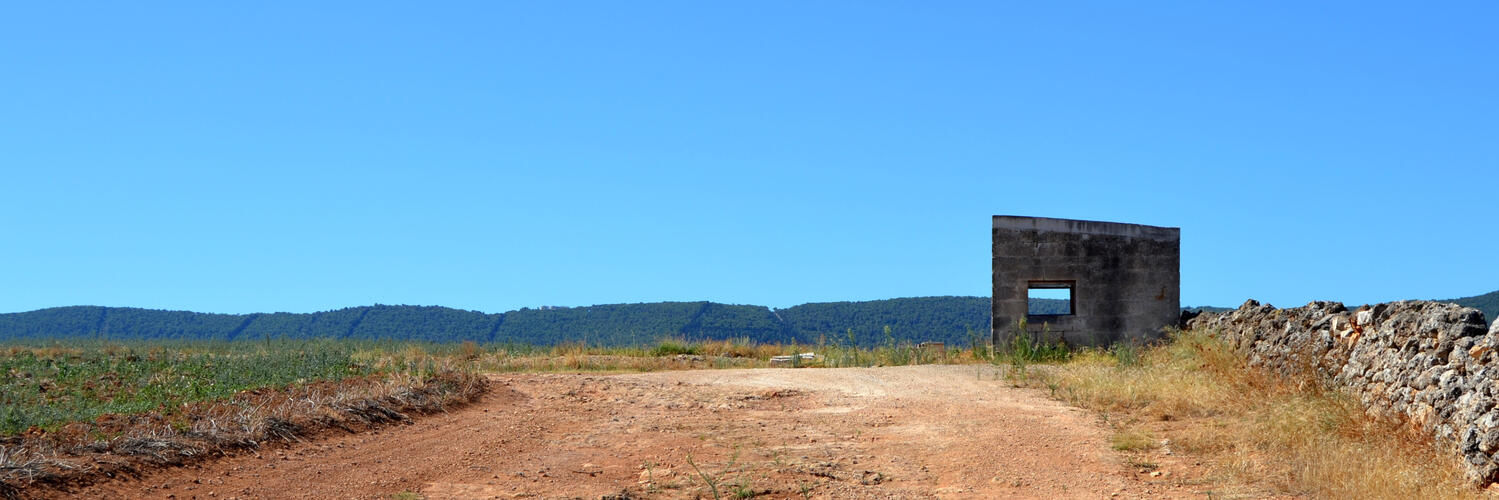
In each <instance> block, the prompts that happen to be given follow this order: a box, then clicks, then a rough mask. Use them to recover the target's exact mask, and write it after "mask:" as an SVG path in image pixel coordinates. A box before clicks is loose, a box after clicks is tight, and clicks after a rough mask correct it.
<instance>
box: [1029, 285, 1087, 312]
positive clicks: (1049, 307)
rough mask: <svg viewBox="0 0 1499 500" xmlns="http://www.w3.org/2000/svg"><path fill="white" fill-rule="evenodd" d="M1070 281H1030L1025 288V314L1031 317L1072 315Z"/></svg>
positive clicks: (1071, 286)
mask: <svg viewBox="0 0 1499 500" xmlns="http://www.w3.org/2000/svg"><path fill="white" fill-rule="evenodd" d="M1075 284H1076V282H1072V281H1032V282H1030V283H1028V284H1027V286H1026V289H1027V291H1026V301H1025V309H1026V311H1025V313H1026V314H1028V315H1031V316H1067V315H1072V314H1073V310H1072V302H1073V301H1072V288H1073V286H1074V285H1075Z"/></svg>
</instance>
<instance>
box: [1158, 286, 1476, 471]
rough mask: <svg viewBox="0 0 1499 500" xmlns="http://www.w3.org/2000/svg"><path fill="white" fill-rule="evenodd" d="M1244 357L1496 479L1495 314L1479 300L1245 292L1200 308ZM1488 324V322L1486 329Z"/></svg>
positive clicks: (1199, 321) (1204, 320)
mask: <svg viewBox="0 0 1499 500" xmlns="http://www.w3.org/2000/svg"><path fill="white" fill-rule="evenodd" d="M1188 325H1189V326H1190V327H1192V328H1207V329H1209V330H1213V331H1217V332H1218V334H1219V335H1221V338H1223V339H1224V340H1226V341H1228V342H1229V343H1231V344H1232V345H1234V346H1236V347H1237V348H1238V349H1239V350H1240V351H1242V352H1244V353H1245V354H1246V355H1247V356H1248V358H1249V362H1250V364H1251V365H1252V366H1257V367H1262V368H1266V369H1269V370H1272V371H1275V372H1278V373H1282V374H1286V375H1291V376H1313V377H1316V378H1318V379H1320V380H1321V381H1322V382H1323V383H1325V384H1327V385H1329V386H1331V387H1334V388H1337V389H1340V390H1343V391H1346V392H1347V393H1349V394H1351V395H1352V396H1354V397H1356V398H1358V400H1359V401H1360V402H1361V403H1362V404H1363V406H1364V408H1365V409H1366V410H1367V412H1368V413H1369V414H1370V415H1372V416H1375V417H1378V418H1386V419H1392V420H1395V421H1399V422H1404V423H1406V424H1408V425H1409V426H1410V428H1411V429H1412V430H1413V431H1416V432H1419V433H1422V434H1425V435H1427V436H1431V437H1432V438H1434V439H1435V440H1436V442H1437V443H1438V445H1439V446H1443V447H1445V448H1449V449H1451V450H1452V451H1453V452H1455V453H1457V454H1459V455H1461V456H1462V457H1463V459H1464V460H1465V464H1466V466H1467V474H1468V478H1469V480H1471V481H1473V482H1474V483H1477V484H1478V485H1485V484H1488V483H1492V482H1494V481H1496V480H1499V407H1496V402H1499V352H1496V349H1499V321H1496V322H1495V323H1494V325H1493V326H1492V327H1487V326H1488V325H1486V324H1485V323H1484V318H1483V313H1482V312H1479V311H1478V310H1477V309H1473V308H1468V307H1461V306H1458V305H1456V304H1446V303H1438V302H1428V301H1402V302H1391V303H1388V304H1379V305H1375V306H1373V307H1370V308H1367V309H1361V310H1359V311H1349V310H1347V309H1346V308H1344V307H1343V304H1340V303H1337V302H1312V303H1310V304H1307V305H1306V306H1303V307H1298V308H1294V309H1276V308H1274V307H1271V306H1269V305H1261V304H1260V303H1258V302H1255V301H1253V300H1251V301H1248V302H1245V303H1244V305H1242V306H1240V307H1239V309H1238V310H1235V311H1232V312H1227V313H1217V314H1212V313H1209V314H1203V315H1202V316H1199V317H1197V318H1194V319H1192V320H1191V321H1190V322H1189V323H1188ZM1486 327H1487V328H1486Z"/></svg>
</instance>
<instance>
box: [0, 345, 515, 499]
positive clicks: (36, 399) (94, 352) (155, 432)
mask: <svg viewBox="0 0 1499 500" xmlns="http://www.w3.org/2000/svg"><path fill="white" fill-rule="evenodd" d="M347 347H348V346H339V345H326V344H322V343H317V344H315V345H313V344H309V343H305V342H298V343H281V344H270V345H260V344H252V345H238V346H212V348H203V347H201V346H200V347H199V348H197V349H198V350H194V348H191V347H186V346H181V347H179V348H178V349H174V350H168V349H164V348H162V347H160V346H155V347H145V346H135V347H130V346H121V345H118V344H105V343H101V344H97V345H92V346H84V347H79V346H73V347H68V348H62V347H47V348H37V347H20V346H16V347H10V348H7V349H5V350H4V351H0V354H3V356H0V370H3V371H0V374H3V375H4V378H3V379H0V389H3V392H0V399H3V406H0V415H3V417H4V418H3V420H0V422H3V423H4V424H5V427H4V431H3V432H0V497H7V498H8V497H17V496H19V495H21V493H22V492H23V489H29V488H28V487H30V486H33V485H41V486H47V487H51V488H68V487H73V486H79V485H82V484H86V483H88V482H90V481H92V480H96V479H98V478H100V477H112V476H113V475H115V474H117V473H119V472H122V471H134V470H139V469H140V468H142V467H148V466H160V465H174V464H182V463H187V462H191V461H194V460H197V459H200V458H202V457H206V456H212V455H218V454H223V453H226V452H231V451H233V450H240V449H254V448H258V447H260V446H262V445H264V444H266V443H275V442H289V441H298V440H302V439H304V438H305V437H307V436H311V435H315V434H317V433H319V432H321V431H323V430H326V429H330V428H338V429H343V430H347V431H358V430H361V429H366V428H371V427H375V426H381V425H386V424H390V423H396V422H405V421H409V420H410V415H412V414H421V413H429V412H434V411H442V410H444V409H447V408H450V407H452V406H454V405H460V404H463V403H466V402H468V401H471V400H473V399H474V398H476V397H478V396H479V395H481V394H482V393H483V392H484V391H485V390H486V388H487V385H486V383H485V381H484V380H483V377H482V376H480V375H478V374H477V373H475V372H474V371H472V370H471V369H467V368H465V367H463V366H461V365H459V364H456V363H453V362H452V361H451V360H449V359H445V358H435V357H430V356H426V355H424V354H421V352H420V351H406V352H382V351H358V350H352V349H347ZM31 493H32V492H28V494H31Z"/></svg>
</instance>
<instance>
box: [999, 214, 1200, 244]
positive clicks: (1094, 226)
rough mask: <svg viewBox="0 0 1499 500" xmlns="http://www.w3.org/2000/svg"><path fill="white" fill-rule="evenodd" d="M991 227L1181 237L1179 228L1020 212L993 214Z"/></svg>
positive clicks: (1168, 237) (1168, 239)
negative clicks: (1016, 213) (1014, 213)
mask: <svg viewBox="0 0 1499 500" xmlns="http://www.w3.org/2000/svg"><path fill="white" fill-rule="evenodd" d="M994 228H995V229H1011V230H1017V231H1042V232H1055V233H1069V234H1096V235H1104V236H1124V237H1128V238H1147V239H1152V240H1160V241H1181V228H1179V227H1160V226H1147V225H1144V224H1127V223H1123V222H1103V221H1093V220H1076V219H1053V218H1051V217H1025V216H1020V215H996V216H994Z"/></svg>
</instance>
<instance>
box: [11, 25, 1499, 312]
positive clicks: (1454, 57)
mask: <svg viewBox="0 0 1499 500" xmlns="http://www.w3.org/2000/svg"><path fill="white" fill-rule="evenodd" d="M1494 5H1495V4H1493V3H1491V2H1471V3H1463V2H1450V3H1442V4H1425V5H1418V4H1383V3H1378V2H1344V3H1332V2H1315V3H1313V2H1236V3H1229V2H1170V3H1158V2H1107V3H1106V2H1080V3H1071V4H1063V3H1060V2H973V3H959V2H907V3H888V2H846V3H845V2H780V3H772V2H737V3H730V2H672V3H664V2H599V3H588V2H530V3H523V2H475V3H452V2H419V3H410V2H402V3H382V2H369V1H360V2H348V3H334V2H252V3H238V4H234V3H229V4H226V3H223V2H182V3H154V2H147V3H138V4H128V5H126V4H89V5H73V6H67V5H61V4H59V3H56V2H41V3H32V4H30V5H10V6H7V7H6V8H5V12H4V15H0V68H5V69H4V75H5V76H4V78H0V173H3V176H0V179H4V180H3V182H0V193H3V196H0V230H3V232H4V235H5V238H4V240H3V241H4V244H3V245H0V262H3V264H0V276H3V278H0V283H3V284H4V286H0V312H10V311H24V310H31V309H37V308H43V307H51V306H62V305H76V304H94V305H110V306H134V307H149V308H163V309H188V310H197V311H211V312H236V313H242V312H258V311H293V312H306V311H317V310H326V309H332V308H339V307H346V306H353V305H365V304H371V303H376V302H378V303H386V304H423V305H445V306H450V307H458V308H464V309H476V310H481V311H488V312H499V311H505V310H508V309H514V308H519V307H523V306H531V307H535V306H539V305H589V304H596V303H617V302H653V301H662V300H714V301H720V302H728V303H750V304H763V305H770V306H777V307H784V306H789V305H793V304H798V303H802V302H813V301H836V300H866V299H881V298H890V297H903V296H923V295H988V294H989V289H990V283H989V238H990V234H989V217H990V216H991V215H995V214H1013V215H1036V216H1049V217H1064V218H1080V219H1093V220H1107V221H1122V222H1134V223H1142V224H1153V225H1164V226H1177V227H1181V228H1182V253H1183V256H1182V289H1183V290H1182V301H1183V303H1184V304H1215V305H1237V304H1239V303H1240V302H1242V301H1243V300H1244V299H1246V298H1251V297H1252V298H1257V299H1260V300H1262V301H1269V302H1272V303H1275V304H1277V305H1286V306H1290V305H1299V304H1302V303H1305V302H1306V301H1309V300H1313V299H1331V300H1343V301H1347V302H1350V303H1364V302H1377V301H1386V300H1395V299H1403V298H1441V297H1455V296H1465V295H1474V294H1478V293H1484V292H1488V291H1492V290H1495V289H1499V265H1496V263H1495V258H1494V256H1495V255H1496V254H1499V234H1496V232H1495V231H1494V229H1493V223H1494V221H1495V220H1496V214H1499V201H1496V200H1499V196H1496V189H1495V188H1496V184H1499V183H1496V181H1499V140H1496V139H1499V92H1496V91H1495V89H1499V61H1496V58H1499V54H1496V52H1495V48H1496V47H1499V30H1495V29H1493V21H1494V20H1495V19H1499V8H1496V7H1495V6H1494Z"/></svg>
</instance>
